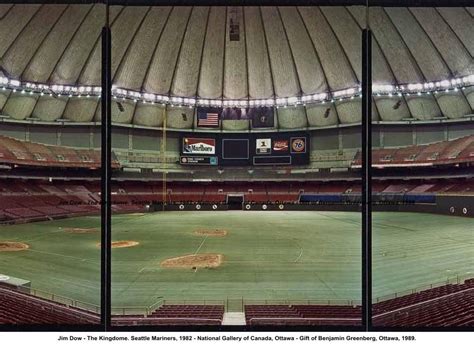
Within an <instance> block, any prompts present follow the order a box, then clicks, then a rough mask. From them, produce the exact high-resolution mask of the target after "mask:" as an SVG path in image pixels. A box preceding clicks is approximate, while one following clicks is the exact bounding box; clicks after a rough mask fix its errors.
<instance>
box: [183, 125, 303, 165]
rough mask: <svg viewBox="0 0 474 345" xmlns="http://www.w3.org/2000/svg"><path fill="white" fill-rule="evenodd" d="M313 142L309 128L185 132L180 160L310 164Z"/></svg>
mask: <svg viewBox="0 0 474 345" xmlns="http://www.w3.org/2000/svg"><path fill="white" fill-rule="evenodd" d="M309 145H310V136H309V134H308V132H271V133H270V132H268V133H265V132H264V133H245V134H230V133H225V134H223V133H219V134H217V133H216V134H213V133H203V134H186V133H182V134H181V136H180V163H181V164H183V165H210V166H212V165H214V166H260V165H262V166H264V165H267V166H269V165H270V166H271V165H307V164H309V152H310V146H309Z"/></svg>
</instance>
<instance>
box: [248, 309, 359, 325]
mask: <svg viewBox="0 0 474 345" xmlns="http://www.w3.org/2000/svg"><path fill="white" fill-rule="evenodd" d="M245 319H246V321H247V325H287V326H292V325H314V326H320V325H339V326H342V325H343V326H357V325H361V322H362V321H361V320H362V309H361V307H360V306H346V305H246V306H245Z"/></svg>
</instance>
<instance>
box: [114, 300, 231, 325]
mask: <svg viewBox="0 0 474 345" xmlns="http://www.w3.org/2000/svg"><path fill="white" fill-rule="evenodd" d="M223 318H224V306H222V305H163V306H161V307H160V308H158V309H157V310H155V311H154V312H153V313H151V314H150V315H148V316H146V317H144V316H140V315H125V316H114V317H113V318H112V324H113V325H114V326H130V325H140V326H147V325H160V326H190V325H202V326H204V325H205V326H218V325H220V324H221V323H222V319H223Z"/></svg>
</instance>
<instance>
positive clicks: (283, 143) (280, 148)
mask: <svg viewBox="0 0 474 345" xmlns="http://www.w3.org/2000/svg"><path fill="white" fill-rule="evenodd" d="M273 151H277V152H286V151H288V140H275V141H274V142H273Z"/></svg>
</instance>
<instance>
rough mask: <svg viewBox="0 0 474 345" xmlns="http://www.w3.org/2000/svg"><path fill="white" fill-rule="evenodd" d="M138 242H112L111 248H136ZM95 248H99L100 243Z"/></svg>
mask: <svg viewBox="0 0 474 345" xmlns="http://www.w3.org/2000/svg"><path fill="white" fill-rule="evenodd" d="M139 244H140V242H135V241H114V242H112V248H127V247H135V246H138V245H139ZM97 248H100V243H97Z"/></svg>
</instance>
